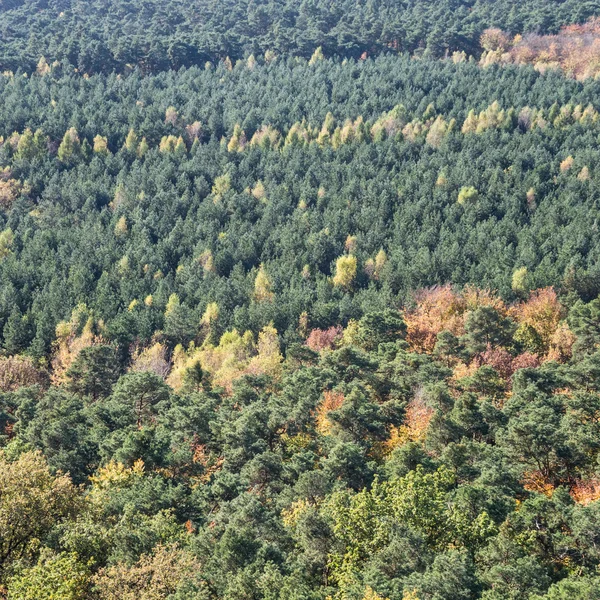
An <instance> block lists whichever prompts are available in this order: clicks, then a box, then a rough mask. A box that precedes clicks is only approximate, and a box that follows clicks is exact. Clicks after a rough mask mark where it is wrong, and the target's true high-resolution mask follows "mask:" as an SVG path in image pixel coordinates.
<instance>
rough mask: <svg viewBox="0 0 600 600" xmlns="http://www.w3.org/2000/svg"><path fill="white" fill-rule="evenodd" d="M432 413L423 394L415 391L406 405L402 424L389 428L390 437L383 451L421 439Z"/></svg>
mask: <svg viewBox="0 0 600 600" xmlns="http://www.w3.org/2000/svg"><path fill="white" fill-rule="evenodd" d="M433 414H434V410H433V409H432V408H431V407H429V406H427V402H426V400H425V398H424V396H423V394H422V393H419V392H417V393H416V394H415V396H414V398H413V399H412V400H411V401H410V402H409V403H408V405H407V406H406V410H405V412H404V422H403V423H402V425H400V427H392V428H391V430H390V437H389V438H388V440H387V441H386V442H385V449H384V453H386V454H387V453H389V452H391V451H392V450H393V449H394V448H396V447H398V446H402V445H404V444H406V443H407V442H421V441H423V440H424V439H425V436H426V435H427V429H428V428H429V423H430V421H431V419H432V417H433Z"/></svg>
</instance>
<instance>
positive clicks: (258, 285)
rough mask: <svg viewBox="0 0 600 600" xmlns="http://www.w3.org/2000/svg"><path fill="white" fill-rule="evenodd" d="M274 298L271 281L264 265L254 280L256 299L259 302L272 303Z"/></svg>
mask: <svg viewBox="0 0 600 600" xmlns="http://www.w3.org/2000/svg"><path fill="white" fill-rule="evenodd" d="M274 297H275V294H274V293H273V291H272V289H271V280H270V279H269V277H268V275H267V273H266V271H265V267H264V265H262V264H261V265H260V267H259V269H258V273H257V274H256V278H255V280H254V299H255V300H256V301H257V302H270V301H271V300H273V298H274Z"/></svg>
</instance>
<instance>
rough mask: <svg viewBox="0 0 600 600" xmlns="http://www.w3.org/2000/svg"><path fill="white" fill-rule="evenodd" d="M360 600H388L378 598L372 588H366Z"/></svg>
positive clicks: (387, 599) (386, 599)
mask: <svg viewBox="0 0 600 600" xmlns="http://www.w3.org/2000/svg"><path fill="white" fill-rule="evenodd" d="M362 600H389V598H384V597H383V596H380V595H379V594H378V593H377V592H376V591H375V590H374V589H373V588H372V587H370V586H367V587H366V588H365V595H364V596H363V598H362Z"/></svg>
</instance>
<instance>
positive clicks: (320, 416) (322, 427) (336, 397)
mask: <svg viewBox="0 0 600 600" xmlns="http://www.w3.org/2000/svg"><path fill="white" fill-rule="evenodd" d="M344 400H345V398H344V394H342V393H341V392H334V391H326V392H324V393H323V400H322V401H321V402H320V404H319V406H318V407H317V411H316V415H315V424H316V429H317V431H318V432H319V433H320V434H321V435H329V434H330V433H331V428H332V425H333V424H332V423H331V421H330V420H329V417H328V415H329V413H330V412H331V411H332V410H337V409H338V408H340V407H341V406H342V404H343V403H344Z"/></svg>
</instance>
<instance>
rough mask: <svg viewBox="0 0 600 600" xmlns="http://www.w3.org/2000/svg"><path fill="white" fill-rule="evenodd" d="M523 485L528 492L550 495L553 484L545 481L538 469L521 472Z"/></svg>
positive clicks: (552, 491) (552, 490)
mask: <svg viewBox="0 0 600 600" xmlns="http://www.w3.org/2000/svg"><path fill="white" fill-rule="evenodd" d="M522 483H523V487H524V488H525V489H526V490H527V491H528V492H537V493H538V494H544V496H548V497H550V496H552V494H553V493H554V489H555V488H554V486H553V485H552V484H551V483H550V482H549V481H547V480H546V479H545V478H544V476H543V475H542V474H541V473H540V472H539V471H526V472H525V473H523V482H522Z"/></svg>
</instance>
